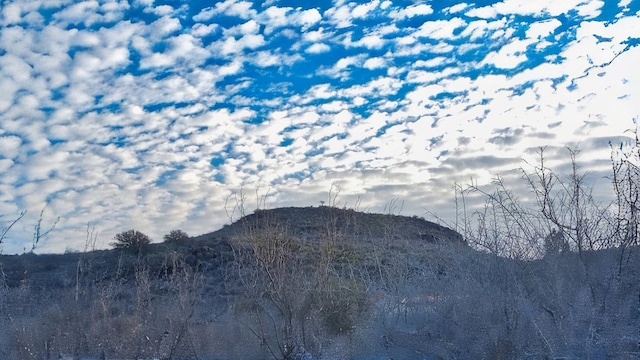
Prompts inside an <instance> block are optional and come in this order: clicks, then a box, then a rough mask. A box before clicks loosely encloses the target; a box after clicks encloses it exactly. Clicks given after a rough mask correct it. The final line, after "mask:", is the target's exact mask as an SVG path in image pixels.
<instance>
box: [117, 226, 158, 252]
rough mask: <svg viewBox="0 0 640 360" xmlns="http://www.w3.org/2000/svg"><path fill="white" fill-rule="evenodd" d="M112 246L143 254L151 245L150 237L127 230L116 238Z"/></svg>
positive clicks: (136, 231)
mask: <svg viewBox="0 0 640 360" xmlns="http://www.w3.org/2000/svg"><path fill="white" fill-rule="evenodd" d="M113 240H114V241H113V242H112V243H111V246H113V247H114V248H116V249H121V250H126V251H130V252H133V253H137V254H139V253H141V252H142V251H143V250H144V248H145V247H147V245H149V244H150V243H151V239H150V238H149V236H147V235H145V234H144V233H142V232H140V231H138V230H127V231H124V232H121V233H119V234H117V235H116V236H114V238H113Z"/></svg>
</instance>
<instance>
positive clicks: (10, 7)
mask: <svg viewBox="0 0 640 360" xmlns="http://www.w3.org/2000/svg"><path fill="white" fill-rule="evenodd" d="M21 15H22V9H21V8H20V4H16V3H13V4H5V6H4V8H3V9H2V24H3V25H5V26H6V25H10V24H15V23H17V22H20V20H21Z"/></svg>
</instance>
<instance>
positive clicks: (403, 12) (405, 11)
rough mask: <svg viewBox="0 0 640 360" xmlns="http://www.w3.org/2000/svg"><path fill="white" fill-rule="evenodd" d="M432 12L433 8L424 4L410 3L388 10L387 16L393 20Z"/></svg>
mask: <svg viewBox="0 0 640 360" xmlns="http://www.w3.org/2000/svg"><path fill="white" fill-rule="evenodd" d="M431 14H433V8H432V7H431V6H430V5H426V4H417V5H410V6H407V7H405V8H401V9H394V10H392V11H390V12H389V17H390V18H392V19H395V20H402V19H406V18H412V17H415V16H421V15H431Z"/></svg>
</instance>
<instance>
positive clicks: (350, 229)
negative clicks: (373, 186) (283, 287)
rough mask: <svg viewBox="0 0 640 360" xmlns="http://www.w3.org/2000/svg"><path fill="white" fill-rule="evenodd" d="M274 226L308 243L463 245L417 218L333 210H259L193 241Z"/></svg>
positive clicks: (443, 229)
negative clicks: (330, 239) (397, 241)
mask: <svg viewBox="0 0 640 360" xmlns="http://www.w3.org/2000/svg"><path fill="white" fill-rule="evenodd" d="M274 224H278V225H279V226H282V227H284V228H285V229H286V231H287V232H288V233H289V234H290V235H291V236H295V237H297V238H301V239H308V240H318V239H321V238H326V237H327V236H328V235H332V236H348V237H350V238H351V239H353V240H357V241H364V240H377V241H381V240H384V239H403V240H416V241H426V242H429V243H440V242H443V243H444V242H449V243H452V244H453V243H455V244H459V245H461V244H464V241H463V239H462V236H461V235H460V234H459V233H457V232H455V231H453V230H451V229H449V228H447V227H444V226H441V225H438V224H435V223H433V222H430V221H427V220H425V219H423V218H419V217H416V216H414V217H407V216H400V215H391V214H376V213H365V212H359V211H355V210H351V209H340V208H335V207H330V206H320V207H285V208H276V209H268V210H256V211H255V212H254V213H253V214H250V215H247V216H245V217H243V218H241V219H239V220H238V221H236V222H234V223H233V224H231V225H227V226H224V227H223V228H222V229H219V230H217V231H215V232H212V233H209V234H204V235H200V236H197V237H194V238H193V240H194V241H198V242H206V241H208V240H213V239H218V240H220V239H226V240H229V239H231V238H233V237H235V236H241V235H242V234H243V233H244V232H245V231H246V230H247V228H248V227H250V228H252V229H260V228H264V227H269V226H272V225H274Z"/></svg>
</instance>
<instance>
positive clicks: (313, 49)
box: [305, 43, 331, 54]
mask: <svg viewBox="0 0 640 360" xmlns="http://www.w3.org/2000/svg"><path fill="white" fill-rule="evenodd" d="M329 50H331V48H330V47H329V45H327V44H323V43H315V44H312V45H311V46H309V47H308V48H307V49H306V50H305V52H307V53H309V54H321V53H325V52H327V51H329Z"/></svg>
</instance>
